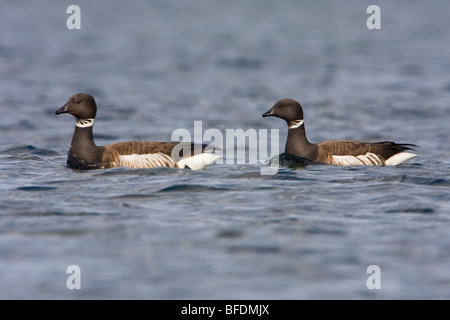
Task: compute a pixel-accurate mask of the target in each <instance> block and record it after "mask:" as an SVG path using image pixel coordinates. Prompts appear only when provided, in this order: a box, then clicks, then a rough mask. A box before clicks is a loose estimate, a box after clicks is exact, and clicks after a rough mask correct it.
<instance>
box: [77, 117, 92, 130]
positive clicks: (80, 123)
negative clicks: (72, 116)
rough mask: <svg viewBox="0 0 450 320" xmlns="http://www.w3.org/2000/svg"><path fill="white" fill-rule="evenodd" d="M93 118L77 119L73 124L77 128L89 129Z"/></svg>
mask: <svg viewBox="0 0 450 320" xmlns="http://www.w3.org/2000/svg"><path fill="white" fill-rule="evenodd" d="M94 121H95V119H94V118H91V119H77V122H75V125H76V126H77V127H78V128H89V127H92V126H93V125H94Z"/></svg>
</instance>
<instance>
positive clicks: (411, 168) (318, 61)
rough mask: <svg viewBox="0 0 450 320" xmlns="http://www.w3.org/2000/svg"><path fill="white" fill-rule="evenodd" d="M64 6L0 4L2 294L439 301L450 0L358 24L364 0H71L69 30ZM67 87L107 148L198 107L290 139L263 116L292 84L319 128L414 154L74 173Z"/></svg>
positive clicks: (444, 266)
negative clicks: (362, 162) (371, 25)
mask: <svg viewBox="0 0 450 320" xmlns="http://www.w3.org/2000/svg"><path fill="white" fill-rule="evenodd" d="M71 4H75V3H72V2H71V1H60V2H59V3H58V4H55V3H54V1H39V2H36V1H25V2H24V1H22V2H20V4H19V3H18V2H17V1H3V2H2V4H1V10H0V30H1V31H0V77H1V78H0V83H1V85H0V111H1V117H0V298H2V299H118V298H125V299H342V298H343V299H449V298H450V271H449V270H450V255H449V254H448V253H449V250H450V237H449V235H450V224H449V220H450V202H449V200H450V195H449V190H450V189H449V187H450V179H449V166H450V163H449V160H448V159H449V157H450V148H449V144H448V141H449V126H448V123H449V120H450V107H449V105H450V103H449V101H450V78H449V74H450V63H449V59H448V57H450V29H449V28H448V27H447V26H448V12H449V10H450V5H449V4H445V3H443V2H442V1H427V2H418V1H415V2H412V1H406V0H404V1H400V0H397V1H378V2H377V3H376V4H378V5H379V6H380V8H381V29H380V30H369V29H368V28H367V27H366V19H367V18H368V17H369V15H368V14H367V13H366V9H367V7H368V6H369V5H371V4H374V3H372V2H369V1H358V3H356V2H355V1H350V0H346V1H339V2H333V3H329V4H327V3H325V2H324V3H322V2H321V3H317V1H316V2H315V1H294V0H286V1H282V2H280V1H275V0H258V1H256V0H249V1H227V2H226V1H215V0H214V1H203V0H190V1H181V0H178V1H177V0H175V1H167V0H164V1H149V2H144V1H134V2H132V3H129V2H127V3H125V2H121V1H96V2H95V3H93V2H90V1H77V3H76V4H77V5H78V6H79V7H80V9H81V29H80V30H68V29H67V27H66V20H67V18H68V17H69V15H68V14H67V13H66V9H67V7H68V6H69V5H71ZM77 92H88V93H91V94H92V95H94V97H95V98H96V101H97V105H98V108H99V110H98V113H97V121H96V124H95V128H94V135H95V140H96V142H97V144H98V145H104V144H108V143H113V142H117V141H127V140H145V139H149V140H162V141H169V140H170V138H171V133H172V132H173V130H174V129H176V128H186V129H188V130H190V131H193V126H194V121H202V124H203V129H204V130H206V129H208V128H216V129H219V130H221V131H222V132H225V130H226V129H237V128H243V129H244V130H245V129H248V128H253V129H255V130H259V129H279V130H280V131H279V132H280V145H281V148H282V146H283V145H284V141H285V137H286V134H287V128H286V126H285V124H284V123H283V122H282V121H281V120H279V119H275V118H264V119H263V118H261V115H262V113H264V112H265V111H267V110H268V109H269V108H270V107H271V106H272V105H273V104H274V103H275V102H276V101H277V100H278V99H280V98H284V97H289V98H294V99H297V100H299V101H300V102H301V103H302V105H303V108H304V112H305V123H306V124H307V133H308V137H309V139H310V140H311V141H313V142H317V141H321V140H326V139H357V140H363V141H381V140H394V141H397V142H401V143H415V144H417V145H419V146H420V148H419V149H418V150H417V153H418V155H419V157H418V158H415V159H413V160H412V161H411V162H409V163H408V164H404V165H401V166H398V167H382V168H371V167H356V168H355V167H345V168H342V167H334V166H326V165H308V166H300V167H296V168H291V167H288V166H285V167H281V168H280V169H279V170H278V172H277V174H275V175H261V168H263V167H264V166H266V164H264V163H263V162H262V161H261V162H258V163H257V164H254V163H247V164H241V163H237V161H235V162H236V163H234V164H217V165H213V166H210V167H208V168H207V169H206V170H204V171H190V170H178V169H171V168H157V169H127V168H115V169H108V170H96V171H84V172H80V171H73V170H70V169H67V168H66V167H65V160H66V155H67V150H68V148H69V145H70V141H71V137H72V133H73V127H74V119H73V118H72V117H71V116H69V115H61V116H56V115H54V112H55V111H56V110H57V109H58V108H59V107H61V106H62V105H63V104H64V103H65V101H66V100H67V98H68V97H69V96H70V95H72V94H74V93H77ZM237 148H240V149H242V148H244V146H243V145H240V146H237ZM281 151H282V150H281ZM251 156H253V155H250V154H247V157H248V158H250V157H251ZM236 160H237V159H236ZM247 160H248V159H247ZM70 265H78V266H79V267H80V270H81V278H80V279H81V289H79V290H77V289H73V290H69V289H68V288H67V286H66V280H67V278H68V277H69V274H67V273H66V269H67V267H68V266H70ZM370 265H377V266H379V268H380V272H381V273H380V278H379V279H380V281H381V289H373V290H370V289H368V287H367V285H366V281H367V279H368V277H369V276H370V275H371V274H368V273H367V272H366V270H367V268H368V266H370Z"/></svg>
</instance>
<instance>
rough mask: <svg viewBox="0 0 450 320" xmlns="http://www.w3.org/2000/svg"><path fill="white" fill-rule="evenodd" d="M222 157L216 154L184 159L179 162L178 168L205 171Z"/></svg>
mask: <svg viewBox="0 0 450 320" xmlns="http://www.w3.org/2000/svg"><path fill="white" fill-rule="evenodd" d="M220 158H221V156H218V155H216V154H214V153H200V154H196V155H194V156H192V157H186V158H182V159H181V160H180V161H178V162H177V167H178V168H186V167H188V168H190V169H191V170H202V169H205V168H206V167H207V166H209V165H210V164H213V163H214V162H215V161H217V160H219V159H220Z"/></svg>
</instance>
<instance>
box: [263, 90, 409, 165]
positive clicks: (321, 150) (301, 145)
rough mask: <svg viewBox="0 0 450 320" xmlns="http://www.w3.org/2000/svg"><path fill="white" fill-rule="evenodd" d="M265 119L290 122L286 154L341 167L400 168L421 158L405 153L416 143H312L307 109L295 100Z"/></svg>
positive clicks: (285, 102) (283, 103) (281, 103)
mask: <svg viewBox="0 0 450 320" xmlns="http://www.w3.org/2000/svg"><path fill="white" fill-rule="evenodd" d="M262 116H263V117H269V116H272V117H277V118H280V119H283V120H286V122H287V125H288V128H289V129H288V137H287V140H286V148H285V152H286V153H287V154H290V155H293V156H295V157H302V158H306V159H310V160H312V161H315V162H320V163H327V164H333V165H338V166H356V165H373V166H385V165H397V164H401V163H403V162H405V161H407V160H409V159H412V158H414V157H417V155H415V154H413V153H410V152H405V150H414V149H413V147H417V146H416V145H414V144H399V143H395V142H391V141H383V142H359V141H353V140H329V141H323V142H319V143H310V142H309V141H308V139H307V138H306V133H305V124H304V119H303V110H302V107H301V106H300V103H298V102H297V101H295V100H292V99H282V100H279V101H278V102H277V103H275V105H274V106H273V107H272V108H271V109H270V110H269V111H267V112H266V113H264V114H263V115H262Z"/></svg>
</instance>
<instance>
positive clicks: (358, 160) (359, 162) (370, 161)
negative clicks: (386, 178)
mask: <svg viewBox="0 0 450 320" xmlns="http://www.w3.org/2000/svg"><path fill="white" fill-rule="evenodd" d="M332 158H333V164H335V165H338V166H383V161H382V160H381V159H380V157H378V156H377V155H376V154H375V153H372V152H368V153H366V154H365V155H359V156H332Z"/></svg>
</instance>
